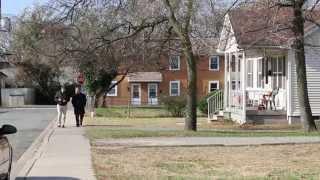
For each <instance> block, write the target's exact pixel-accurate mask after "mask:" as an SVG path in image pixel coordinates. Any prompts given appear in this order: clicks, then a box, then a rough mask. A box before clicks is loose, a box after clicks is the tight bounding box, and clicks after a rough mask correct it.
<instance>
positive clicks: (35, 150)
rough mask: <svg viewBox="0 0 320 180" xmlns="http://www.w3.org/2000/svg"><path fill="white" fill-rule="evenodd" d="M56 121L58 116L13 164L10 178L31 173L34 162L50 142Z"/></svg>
mask: <svg viewBox="0 0 320 180" xmlns="http://www.w3.org/2000/svg"><path fill="white" fill-rule="evenodd" d="M56 121H57V118H54V119H53V120H51V122H50V123H49V124H48V125H47V127H46V128H45V129H44V130H43V131H42V132H41V133H40V135H39V136H38V137H37V138H36V139H35V141H33V143H32V144H31V145H30V147H29V148H28V149H27V150H26V151H25V152H24V153H23V154H22V156H21V157H20V158H19V159H18V161H17V162H16V163H14V164H13V168H12V172H11V178H10V179H12V180H14V179H15V178H16V177H25V176H26V175H27V174H28V173H29V171H30V169H31V168H32V167H33V165H34V163H35V162H36V161H37V159H38V158H39V157H40V156H41V154H42V152H43V149H44V147H45V145H46V144H47V143H48V142H49V139H50V137H51V135H52V133H53V132H54V129H55V126H56Z"/></svg>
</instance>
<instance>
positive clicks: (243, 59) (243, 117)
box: [241, 51, 247, 123]
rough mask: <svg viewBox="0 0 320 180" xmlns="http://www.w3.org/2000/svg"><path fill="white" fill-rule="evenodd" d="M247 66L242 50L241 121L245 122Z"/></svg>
mask: <svg viewBox="0 0 320 180" xmlns="http://www.w3.org/2000/svg"><path fill="white" fill-rule="evenodd" d="M246 72H247V68H246V57H245V52H244V51H243V52H242V60H241V85H242V120H241V123H245V122H246V120H247V97H246V87H247V73H246Z"/></svg>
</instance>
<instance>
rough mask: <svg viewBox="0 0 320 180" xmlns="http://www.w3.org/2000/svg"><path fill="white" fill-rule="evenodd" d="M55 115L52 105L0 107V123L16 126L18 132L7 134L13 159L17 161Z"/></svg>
mask: <svg viewBox="0 0 320 180" xmlns="http://www.w3.org/2000/svg"><path fill="white" fill-rule="evenodd" d="M55 116H56V110H55V107H54V106H51V107H48V106H47V107H44V108H40V107H37V108H25V109H23V108H21V109H2V108H1V109H0V125H1V126H2V125H3V124H11V125H14V126H16V128H17V129H18V133H16V134H14V135H9V136H8V137H9V140H10V143H11V144H12V146H13V151H14V152H13V161H14V162H15V161H17V160H18V159H19V158H20V156H21V155H22V154H23V153H24V152H25V151H26V150H27V149H28V147H29V146H30V145H31V144H32V142H33V141H34V140H35V139H36V138H37V137H38V136H39V135H40V133H41V132H42V131H43V130H44V129H45V128H46V127H47V125H48V124H49V122H50V121H51V120H53V119H54V118H55Z"/></svg>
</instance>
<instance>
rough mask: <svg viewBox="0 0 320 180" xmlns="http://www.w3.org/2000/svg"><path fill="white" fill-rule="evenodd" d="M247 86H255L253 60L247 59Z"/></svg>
mask: <svg viewBox="0 0 320 180" xmlns="http://www.w3.org/2000/svg"><path fill="white" fill-rule="evenodd" d="M247 68H248V69H247V86H248V87H251V88H252V87H253V61H247Z"/></svg>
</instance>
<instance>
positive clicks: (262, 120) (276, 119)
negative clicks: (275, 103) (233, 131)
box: [247, 115, 288, 124]
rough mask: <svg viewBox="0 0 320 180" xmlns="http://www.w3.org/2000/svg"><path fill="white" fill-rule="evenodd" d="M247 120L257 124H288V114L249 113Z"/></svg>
mask: <svg viewBox="0 0 320 180" xmlns="http://www.w3.org/2000/svg"><path fill="white" fill-rule="evenodd" d="M247 122H254V123H255V124H288V120H287V116H286V115H248V116H247Z"/></svg>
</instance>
